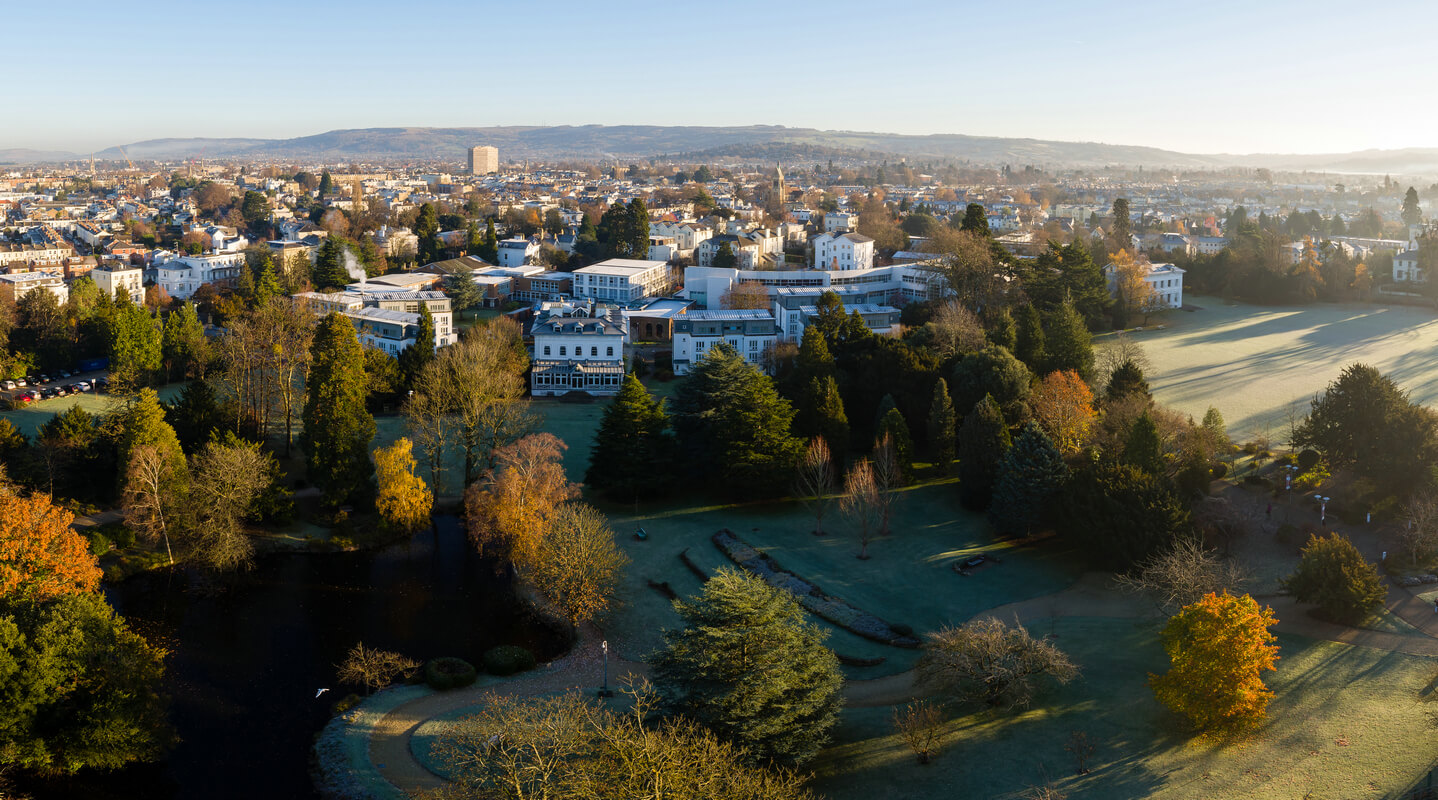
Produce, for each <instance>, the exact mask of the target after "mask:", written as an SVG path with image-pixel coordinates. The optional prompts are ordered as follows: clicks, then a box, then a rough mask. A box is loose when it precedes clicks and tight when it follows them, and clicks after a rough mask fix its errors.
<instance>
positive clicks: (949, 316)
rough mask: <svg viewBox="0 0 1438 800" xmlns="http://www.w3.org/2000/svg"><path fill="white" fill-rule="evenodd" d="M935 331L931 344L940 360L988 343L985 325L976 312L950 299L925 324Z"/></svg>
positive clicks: (979, 348) (980, 347)
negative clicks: (985, 335) (985, 336)
mask: <svg viewBox="0 0 1438 800" xmlns="http://www.w3.org/2000/svg"><path fill="white" fill-rule="evenodd" d="M925 327H927V328H928V329H929V330H930V331H932V332H933V339H931V340H930V341H931V346H932V347H933V350H934V353H935V354H936V355H938V357H939V360H940V361H946V360H948V359H949V358H951V357H953V356H957V355H961V354H963V353H972V352H974V351H975V350H982V349H984V346H985V345H986V344H987V341H986V340H985V338H984V326H983V324H982V323H980V322H979V318H978V317H977V316H975V314H974V313H973V312H972V311H970V310H968V309H967V308H964V307H963V306H961V305H959V303H958V301H956V300H949V301H948V302H946V303H944V304H943V305H941V306H939V307H938V309H937V310H935V311H934V317H933V319H931V320H929V322H927V323H926V324H925Z"/></svg>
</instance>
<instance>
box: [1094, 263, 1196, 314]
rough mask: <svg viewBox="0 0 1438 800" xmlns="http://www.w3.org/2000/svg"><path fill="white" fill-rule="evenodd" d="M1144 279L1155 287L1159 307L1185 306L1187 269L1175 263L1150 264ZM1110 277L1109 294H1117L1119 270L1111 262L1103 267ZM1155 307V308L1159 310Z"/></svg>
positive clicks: (1104, 272) (1108, 277) (1107, 276)
mask: <svg viewBox="0 0 1438 800" xmlns="http://www.w3.org/2000/svg"><path fill="white" fill-rule="evenodd" d="M1147 266H1148V274H1147V275H1145V276H1144V281H1145V282H1147V283H1148V285H1149V286H1151V287H1153V291H1154V295H1155V298H1156V303H1155V305H1156V307H1157V309H1163V308H1183V274H1184V272H1186V270H1184V269H1181V268H1179V267H1177V266H1174V265H1173V264H1149V265H1147ZM1103 274H1104V277H1106V278H1107V279H1108V291H1109V294H1112V295H1115V296H1116V295H1117V292H1118V270H1117V269H1115V268H1114V265H1112V264H1109V265H1108V266H1106V267H1104V268H1103ZM1157 309H1155V310H1157Z"/></svg>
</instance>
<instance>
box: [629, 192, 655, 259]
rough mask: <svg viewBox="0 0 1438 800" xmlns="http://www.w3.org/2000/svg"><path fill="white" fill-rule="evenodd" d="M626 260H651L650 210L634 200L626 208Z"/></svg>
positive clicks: (636, 199) (642, 202) (642, 203)
mask: <svg viewBox="0 0 1438 800" xmlns="http://www.w3.org/2000/svg"><path fill="white" fill-rule="evenodd" d="M624 239H625V245H624V253H625V255H624V256H623V257H624V258H638V259H647V258H649V210H648V209H647V208H645V207H644V201H643V200H640V199H639V198H637V197H636V198H634V199H633V200H630V201H629V205H628V206H626V207H625V208H624Z"/></svg>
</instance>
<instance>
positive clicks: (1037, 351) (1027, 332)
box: [1014, 303, 1048, 374]
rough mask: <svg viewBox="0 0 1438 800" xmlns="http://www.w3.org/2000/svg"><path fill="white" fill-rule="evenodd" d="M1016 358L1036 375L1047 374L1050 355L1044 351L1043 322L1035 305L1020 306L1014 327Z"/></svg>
mask: <svg viewBox="0 0 1438 800" xmlns="http://www.w3.org/2000/svg"><path fill="white" fill-rule="evenodd" d="M1014 357H1015V358H1017V359H1018V360H1020V361H1022V362H1024V366H1026V367H1028V368H1029V371H1030V372H1032V373H1034V374H1042V373H1044V372H1045V369H1044V366H1045V364H1047V363H1048V355H1047V353H1046V352H1045V350H1044V328H1043V320H1042V319H1040V318H1039V310H1038V309H1037V308H1034V306H1033V303H1025V304H1024V305H1022V306H1019V313H1018V320H1017V321H1016V323H1015V325H1014Z"/></svg>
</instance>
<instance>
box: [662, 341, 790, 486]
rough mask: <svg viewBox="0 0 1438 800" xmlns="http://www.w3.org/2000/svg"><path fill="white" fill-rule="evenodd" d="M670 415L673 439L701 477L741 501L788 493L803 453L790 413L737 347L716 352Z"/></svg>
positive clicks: (683, 387) (683, 388)
mask: <svg viewBox="0 0 1438 800" xmlns="http://www.w3.org/2000/svg"><path fill="white" fill-rule="evenodd" d="M673 409H674V411H673V424H674V430H675V433H676V434H677V435H678V438H679V443H680V445H681V447H682V450H683V452H684V454H685V458H686V459H687V460H688V461H689V462H690V464H692V465H693V467H694V469H695V470H696V471H697V472H698V473H699V475H700V477H702V478H705V479H708V480H710V481H711V482H712V484H713V485H715V486H721V487H724V488H725V489H726V490H727V491H730V492H734V493H740V494H761V495H764V494H773V493H775V492H781V491H783V490H784V489H785V487H787V485H788V479H789V476H790V474H791V473H792V471H793V467H794V464H795V463H796V462H797V461H798V459H799V454H800V452H801V451H802V450H803V446H804V445H803V442H802V441H801V440H800V439H798V438H797V437H795V436H794V435H793V434H792V433H790V428H791V426H792V424H793V420H794V409H793V406H792V405H790V403H789V401H788V400H786V399H784V398H783V397H780V396H779V393H778V392H776V391H775V390H774V384H773V382H772V381H771V380H770V379H769V377H768V376H767V375H765V374H763V373H762V372H760V371H759V370H758V369H757V368H755V367H753V366H752V365H750V364H747V363H745V361H744V359H743V358H742V357H741V356H740V355H739V353H738V352H737V351H735V350H734V348H732V347H730V346H729V345H727V344H719V345H715V346H714V347H713V348H711V349H710V350H709V352H708V353H706V354H705V356H704V358H702V359H700V361H699V362H698V363H697V364H695V365H694V367H693V368H692V371H691V372H690V373H689V375H688V376H686V377H685V379H684V382H683V383H682V384H680V386H679V390H678V391H677V392H676V393H675V396H674V405H673Z"/></svg>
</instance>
